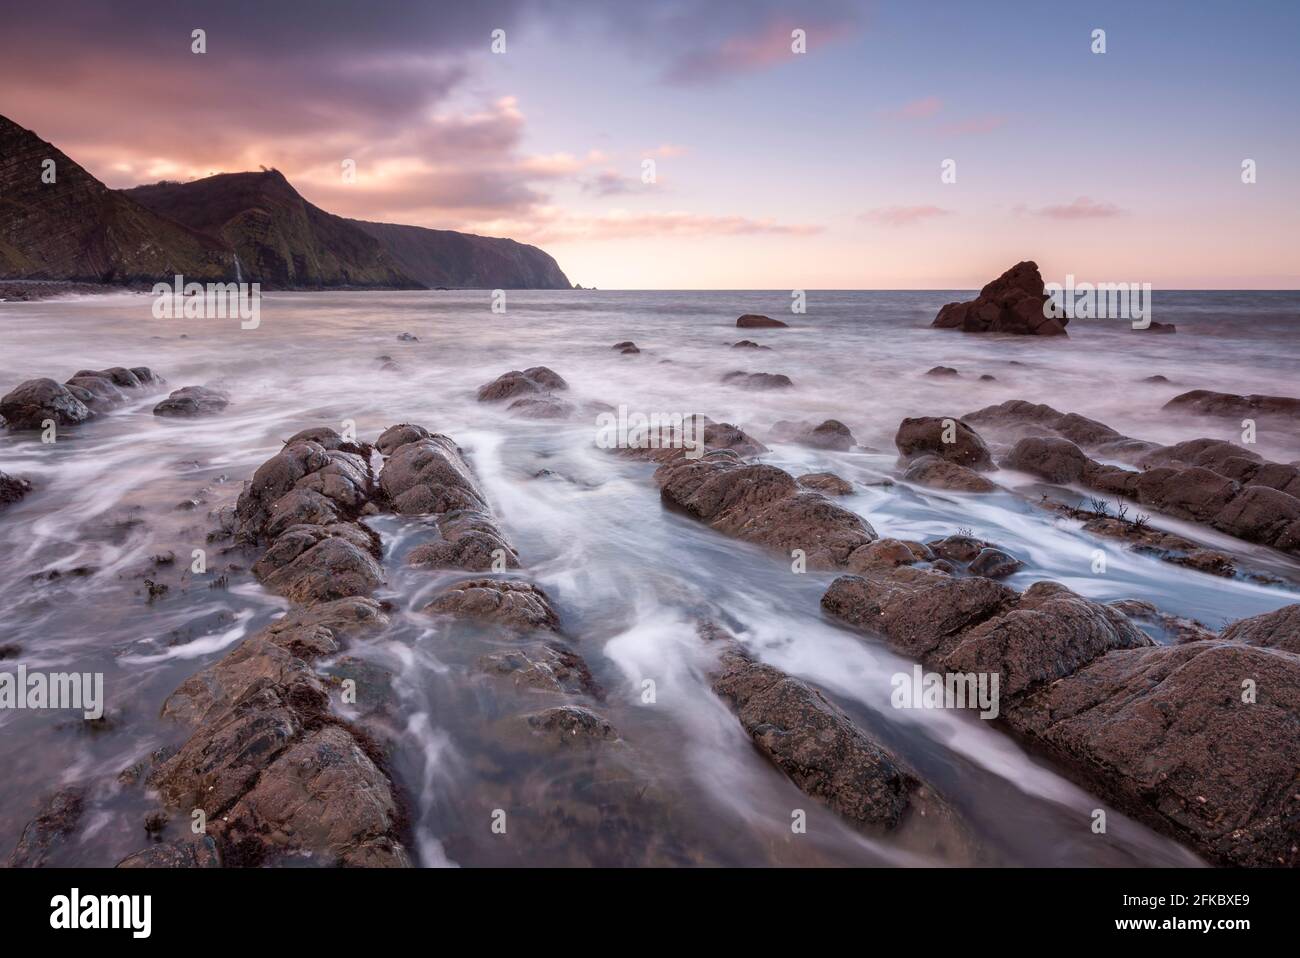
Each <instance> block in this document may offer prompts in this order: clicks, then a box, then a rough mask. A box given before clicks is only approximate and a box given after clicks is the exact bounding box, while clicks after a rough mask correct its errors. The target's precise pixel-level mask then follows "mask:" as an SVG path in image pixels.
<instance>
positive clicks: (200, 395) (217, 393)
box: [153, 386, 230, 417]
mask: <svg viewBox="0 0 1300 958" xmlns="http://www.w3.org/2000/svg"><path fill="white" fill-rule="evenodd" d="M228 405H230V394H229V393H227V392H225V391H224V390H221V389H210V388H209V387H207V386H185V387H184V388H182V389H177V390H175V391H174V392H173V393H172V394H171V395H170V396H168V397H167V398H166V399H164V400H163V401H162V402H160V403H159V404H158V405H156V406H154V407H153V414H154V415H155V416H184V417H191V416H212V415H216V414H217V413H219V412H221V411H222V410H223V409H225V408H226V407H227V406H228Z"/></svg>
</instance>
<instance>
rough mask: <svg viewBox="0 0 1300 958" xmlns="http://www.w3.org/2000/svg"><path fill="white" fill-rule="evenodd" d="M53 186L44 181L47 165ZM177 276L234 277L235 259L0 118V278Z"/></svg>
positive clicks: (109, 279)
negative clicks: (50, 166)
mask: <svg viewBox="0 0 1300 958" xmlns="http://www.w3.org/2000/svg"><path fill="white" fill-rule="evenodd" d="M47 159H49V160H53V161H54V164H55V165H54V173H55V181H54V182H53V183H45V182H42V176H41V174H42V172H43V164H44V162H45V160H47ZM177 273H180V274H182V275H184V276H185V277H186V278H191V277H192V278H194V279H195V280H198V281H203V282H206V281H209V280H219V279H225V278H227V277H228V276H229V277H230V278H233V276H234V255H233V253H232V251H231V250H230V249H229V248H228V247H227V246H226V245H225V244H224V243H222V242H221V241H220V240H219V239H216V238H213V237H211V236H205V235H203V234H202V233H199V232H196V231H194V230H192V229H189V228H187V227H185V226H182V225H181V224H179V223H175V222H172V221H170V220H168V219H165V218H163V217H160V216H157V215H156V214H154V213H152V212H150V211H149V210H147V209H144V208H143V207H141V206H140V205H138V204H137V203H135V202H134V201H132V200H131V199H130V198H128V197H126V196H123V195H122V194H121V193H119V192H116V191H114V190H110V189H109V188H108V187H106V186H105V185H104V184H103V183H101V182H99V180H97V179H95V178H94V177H93V176H91V175H90V174H89V173H87V172H86V171H85V170H84V169H82V168H81V167H80V166H78V165H77V164H76V163H74V162H73V161H72V160H70V159H69V158H68V157H67V156H66V155H64V153H63V152H62V151H60V150H59V149H57V148H55V147H54V146H52V145H51V144H49V143H47V142H45V141H44V140H42V139H41V138H40V137H39V136H37V135H36V134H35V133H33V132H32V131H31V130H26V129H24V128H23V127H21V126H19V125H18V124H17V123H14V122H13V121H12V120H9V119H8V118H6V117H3V116H0V276H3V277H5V278H8V279H61V280H80V281H84V282H92V283H130V282H147V281H152V280H155V279H170V278H171V277H172V276H174V275H176V274H177Z"/></svg>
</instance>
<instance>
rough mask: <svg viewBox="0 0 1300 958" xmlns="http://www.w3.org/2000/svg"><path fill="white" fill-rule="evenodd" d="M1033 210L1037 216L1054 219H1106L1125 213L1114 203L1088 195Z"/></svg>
mask: <svg viewBox="0 0 1300 958" xmlns="http://www.w3.org/2000/svg"><path fill="white" fill-rule="evenodd" d="M1032 212H1033V214H1034V215H1035V216H1046V217H1048V218H1049V219H1054V220H1093V219H1106V218H1108V217H1111V216H1122V215H1123V214H1124V211H1123V210H1122V209H1120V208H1119V207H1118V206H1116V205H1115V204H1113V203H1097V202H1094V201H1093V200H1090V199H1089V198H1088V197H1086V196H1080V197H1079V198H1078V199H1076V200H1075V201H1074V202H1073V203H1065V204H1063V205H1057V206H1044V207H1040V208H1039V209H1036V210H1033V211H1032Z"/></svg>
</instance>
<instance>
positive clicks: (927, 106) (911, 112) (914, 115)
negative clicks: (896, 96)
mask: <svg viewBox="0 0 1300 958" xmlns="http://www.w3.org/2000/svg"><path fill="white" fill-rule="evenodd" d="M942 109H943V101H942V100H941V99H939V98H938V97H937V96H927V97H922V98H921V99H919V100H911V101H910V102H908V103H904V104H903V105H902V106H901V107H899V108H898V109H897V110H894V111H893V112H892V113H890V116H895V117H898V118H899V119H902V120H924V119H928V118H929V117H932V116H934V115H935V114H936V113H938V112H939V111H940V110H942Z"/></svg>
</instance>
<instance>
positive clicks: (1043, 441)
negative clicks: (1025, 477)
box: [1002, 436, 1089, 483]
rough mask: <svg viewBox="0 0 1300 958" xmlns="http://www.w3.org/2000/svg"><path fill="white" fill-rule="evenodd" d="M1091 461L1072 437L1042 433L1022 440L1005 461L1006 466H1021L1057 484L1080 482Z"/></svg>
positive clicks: (1026, 470)
mask: <svg viewBox="0 0 1300 958" xmlns="http://www.w3.org/2000/svg"><path fill="white" fill-rule="evenodd" d="M1088 464H1089V459H1088V457H1087V456H1085V455H1084V454H1083V450H1082V449H1080V448H1079V447H1078V446H1076V445H1075V444H1074V443H1072V442H1070V440H1068V439H1054V438H1050V437H1041V436H1029V437H1026V438H1024V439H1021V440H1020V441H1019V442H1018V443H1016V444H1015V446H1013V447H1012V449H1011V452H1009V453H1007V457H1006V458H1005V459H1003V460H1002V468H1004V469H1018V470H1020V471H1021V472H1028V473H1031V474H1033V475H1035V476H1039V477H1041V478H1043V479H1046V480H1047V481H1048V482H1054V483H1069V482H1078V481H1079V480H1080V479H1081V478H1082V477H1083V472H1084V469H1085V468H1087V466H1088Z"/></svg>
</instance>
